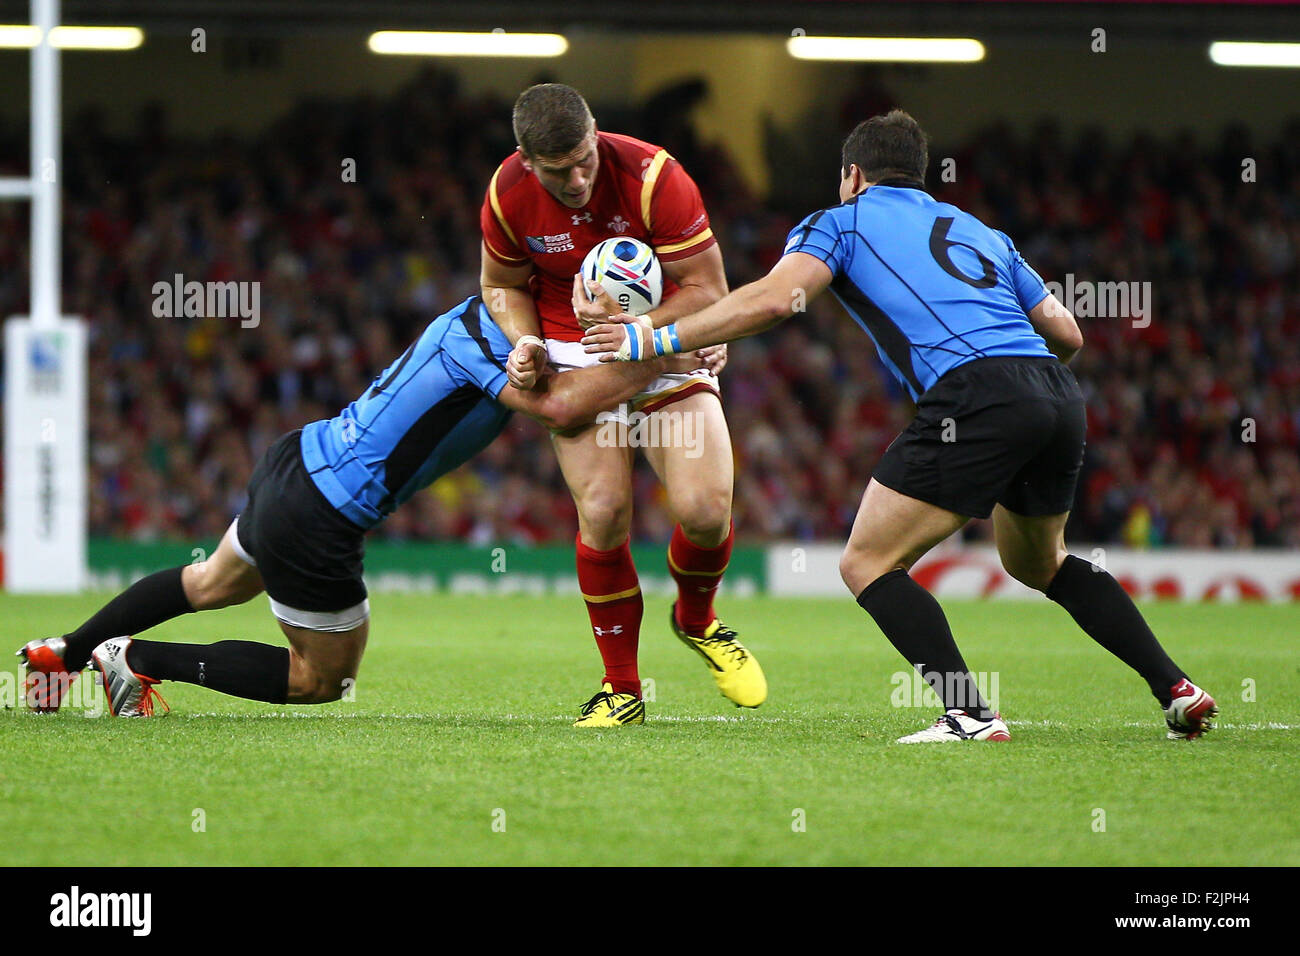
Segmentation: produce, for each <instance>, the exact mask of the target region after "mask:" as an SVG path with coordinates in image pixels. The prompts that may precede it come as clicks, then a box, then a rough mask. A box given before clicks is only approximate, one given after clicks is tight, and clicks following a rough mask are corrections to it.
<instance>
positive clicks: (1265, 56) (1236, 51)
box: [1210, 40, 1300, 67]
mask: <svg viewBox="0 0 1300 956" xmlns="http://www.w3.org/2000/svg"><path fill="white" fill-rule="evenodd" d="M1210 59H1211V60H1213V61H1214V62H1215V63H1217V64H1218V65H1219V66H1284V67H1300V43H1241V42H1237V41H1234V40H1216V41H1215V42H1213V43H1211V44H1210Z"/></svg>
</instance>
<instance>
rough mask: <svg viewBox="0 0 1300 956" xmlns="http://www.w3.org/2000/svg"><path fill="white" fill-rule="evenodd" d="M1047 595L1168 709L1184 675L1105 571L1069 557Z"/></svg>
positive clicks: (1115, 582)
mask: <svg viewBox="0 0 1300 956" xmlns="http://www.w3.org/2000/svg"><path fill="white" fill-rule="evenodd" d="M1046 593H1047V596H1048V597H1049V598H1051V599H1052V600H1053V601H1055V602H1056V603H1057V604H1059V605H1061V607H1063V608H1065V609H1066V610H1067V611H1069V612H1070V616H1071V617H1072V618H1074V621H1075V623H1076V624H1078V625H1079V626H1080V627H1081V628H1083V629H1084V630H1085V631H1086V632H1087V633H1088V636H1089V637H1091V638H1092V639H1093V640H1094V641H1096V642H1097V643H1098V644H1100V645H1101V646H1102V647H1104V648H1106V650H1108V651H1110V652H1111V653H1112V654H1114V655H1115V656H1116V657H1118V658H1119V659H1120V660H1122V661H1123V662H1124V663H1125V664H1127V665H1128V666H1129V667H1131V668H1133V669H1134V670H1135V671H1137V672H1138V673H1139V674H1141V675H1142V677H1143V678H1144V679H1145V680H1146V682H1147V684H1148V685H1150V687H1151V693H1153V694H1155V696H1156V700H1158V701H1160V706H1161V707H1168V706H1169V690H1170V688H1171V687H1173V686H1174V685H1175V684H1177V683H1178V682H1179V681H1180V680H1182V679H1183V678H1185V677H1186V676H1187V675H1186V674H1184V673H1183V672H1182V671H1181V670H1179V668H1178V665H1177V664H1175V663H1174V662H1173V661H1172V660H1170V659H1169V655H1168V654H1166V653H1165V651H1164V648H1162V647H1161V646H1160V642H1159V641H1157V640H1156V636H1155V635H1154V634H1152V633H1151V628H1150V627H1148V626H1147V622H1146V621H1145V620H1144V619H1143V618H1142V612H1141V611H1139V610H1138V609H1137V606H1136V605H1135V604H1134V603H1133V599H1132V598H1130V597H1129V596H1128V593H1127V592H1126V591H1125V590H1124V588H1122V587H1121V586H1120V583H1119V582H1118V581H1116V580H1115V579H1114V578H1113V577H1111V576H1110V573H1109V572H1107V571H1104V570H1102V569H1101V568H1099V567H1097V566H1096V565H1094V564H1090V563H1089V562H1087V561H1085V560H1083V559H1082V558H1077V557H1075V556H1074V555H1070V556H1069V557H1068V558H1066V559H1065V562H1064V563H1063V564H1062V565H1061V569H1060V570H1059V571H1057V572H1056V576H1055V577H1054V578H1052V583H1051V584H1049V585H1048V586H1047V592H1046Z"/></svg>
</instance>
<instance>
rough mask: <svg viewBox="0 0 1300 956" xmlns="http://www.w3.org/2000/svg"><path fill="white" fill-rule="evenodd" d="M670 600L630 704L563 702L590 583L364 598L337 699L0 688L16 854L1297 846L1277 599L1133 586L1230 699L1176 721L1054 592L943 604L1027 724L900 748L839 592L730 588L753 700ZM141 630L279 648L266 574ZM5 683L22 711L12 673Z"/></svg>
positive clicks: (591, 664)
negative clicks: (649, 688)
mask: <svg viewBox="0 0 1300 956" xmlns="http://www.w3.org/2000/svg"><path fill="white" fill-rule="evenodd" d="M98 604H99V599H98V598H96V597H94V596H85V597H79V598H33V597H23V598H19V597H14V596H3V597H0V614H3V618H4V620H5V621H6V622H8V625H9V628H8V633H9V634H10V635H11V638H10V644H12V645H13V646H14V647H15V648H16V647H17V646H18V645H19V644H20V643H21V641H22V640H25V639H27V638H28V637H31V636H38V635H43V634H49V633H52V632H55V631H58V630H64V629H67V628H70V627H72V626H74V625H75V623H76V622H77V621H79V620H80V619H81V618H82V617H83V616H85V615H86V614H88V613H89V612H91V611H93V610H94V609H95V607H97V606H98ZM664 604H665V602H664V601H663V600H655V601H651V602H650V608H649V611H648V614H647V617H648V620H649V624H648V626H647V628H646V633H645V634H644V635H643V637H642V654H641V657H642V676H644V677H652V678H654V679H655V681H656V687H655V690H656V696H657V700H656V701H655V702H654V703H652V704H650V705H649V714H650V722H649V723H647V724H646V725H645V726H644V727H633V728H624V729H621V730H609V731H578V730H574V729H573V728H571V727H570V726H569V724H570V720H571V717H572V715H573V714H574V712H575V710H576V708H577V706H578V705H579V704H580V703H581V702H582V701H583V700H585V699H586V698H587V697H588V696H589V695H590V694H591V693H592V692H593V691H594V690H595V683H596V680H597V679H598V678H599V676H600V672H599V665H598V657H597V654H596V650H595V647H594V645H593V643H592V641H591V639H590V637H589V636H588V634H589V632H588V631H587V629H586V626H585V614H584V612H583V610H582V607H581V604H580V602H578V601H577V600H575V599H572V598H555V597H553V598H525V597H513V598H491V599H488V598H470V597H447V596H414V595H411V596H396V595H386V594H381V595H376V596H374V597H373V598H372V605H373V611H374V626H373V629H372V633H371V638H370V647H369V650H368V652H367V656H366V660H365V663H364V665H363V667H362V672H361V679H360V682H359V684H358V687H357V695H356V700H355V701H354V702H340V703H335V704H329V705H325V706H319V707H298V708H291V707H270V706H266V705H260V704H254V703H249V702H245V701H240V700H235V699H233V698H228V697H224V696H221V695H219V694H215V693H212V692H208V691H204V690H202V689H200V688H197V687H191V686H188V685H179V684H168V685H165V686H164V688H163V690H164V693H165V694H166V696H167V699H168V700H169V702H170V703H171V706H172V709H173V713H172V714H171V715H170V716H168V717H166V718H163V719H155V720H113V719H109V718H105V719H98V720H91V719H86V718H85V717H84V716H83V715H82V714H81V713H79V712H76V711H67V710H65V711H63V712H60V713H58V714H54V715H36V714H31V713H28V712H25V711H22V710H9V711H7V712H3V713H0V826H3V828H4V832H5V833H6V834H8V835H9V839H8V840H7V841H6V844H7V845H6V852H5V858H4V863H6V864H8V865H33V864H38V865H39V864H64V865H77V866H85V865H119V864H139V865H204V864H215V865H233V864H288V865H296V864H352V865H357V864H370V865H376V864H417V865H418V864H507V865H514V864H883V865H935V866H940V865H949V864H952V863H963V864H989V865H1000V864H1003V865H1005V864H1047V865H1054V864H1083V865H1163V864H1171V865H1172V864H1180V865H1183V864H1186V863H1187V862H1188V861H1189V859H1190V860H1192V861H1194V862H1196V863H1199V864H1204V865H1254V864H1289V865H1295V864H1297V863H1300V816H1298V815H1297V814H1296V813H1295V808H1296V806H1297V803H1300V782H1298V781H1300V775H1298V774H1297V773H1296V769H1295V768H1296V758H1297V746H1296V744H1297V734H1298V733H1300V731H1297V729H1296V728H1297V727H1300V654H1297V641H1298V636H1297V627H1296V625H1297V623H1298V615H1297V612H1296V610H1295V609H1294V608H1292V607H1286V606H1236V607H1232V606H1225V607H1220V606H1211V605H1181V606H1175V605H1164V604H1161V605H1152V606H1149V607H1148V608H1147V612H1148V614H1149V619H1150V620H1151V623H1152V625H1153V627H1154V628H1155V629H1156V631H1157V633H1158V634H1161V635H1164V637H1165V643H1166V646H1167V647H1168V648H1169V650H1170V652H1171V654H1172V655H1173V656H1174V658H1175V660H1177V661H1178V662H1179V663H1180V664H1181V666H1183V667H1185V668H1187V669H1188V671H1189V672H1190V673H1191V675H1192V677H1193V678H1194V679H1195V680H1197V681H1198V682H1199V683H1201V684H1203V685H1204V686H1206V687H1207V688H1208V689H1210V690H1211V691H1212V692H1213V693H1214V694H1215V695H1216V697H1217V698H1218V700H1219V702H1220V705H1221V707H1222V710H1223V713H1222V716H1221V718H1220V721H1221V727H1220V729H1219V730H1216V731H1215V732H1214V733H1213V734H1211V735H1209V737H1207V738H1206V739H1204V740H1201V741H1197V742H1195V743H1191V744H1186V743H1182V744H1180V743H1173V742H1167V741H1166V740H1165V739H1164V728H1163V725H1162V718H1161V714H1160V712H1159V710H1158V708H1157V706H1156V705H1155V703H1154V702H1153V701H1152V699H1151V698H1150V696H1149V695H1148V693H1147V690H1146V686H1145V684H1144V683H1142V682H1141V681H1140V680H1139V679H1138V678H1137V677H1136V676H1135V675H1133V674H1132V673H1131V672H1129V671H1128V670H1127V669H1126V668H1125V667H1124V666H1123V665H1122V664H1120V663H1119V662H1118V661H1116V660H1114V659H1113V658H1111V657H1110V656H1109V655H1108V654H1106V653H1105V652H1104V651H1102V650H1101V649H1100V648H1098V647H1097V646H1096V645H1094V644H1093V643H1092V642H1091V641H1089V640H1088V639H1087V638H1086V637H1085V636H1084V635H1083V634H1082V633H1081V632H1079V631H1077V629H1075V628H1074V626H1073V624H1072V622H1070V620H1069V619H1068V617H1066V615H1065V614H1064V612H1062V611H1061V610H1060V609H1059V608H1057V607H1055V606H1054V605H1051V604H1049V603H1047V602H1041V603H1025V604H1017V603H1011V604H1002V603H975V602H968V603H961V602H948V605H947V606H948V610H949V614H950V617H951V620H952V623H953V628H954V630H955V632H956V634H957V635H958V639H959V641H960V642H961V644H962V647H963V650H964V651H965V653H966V657H967V660H968V662H969V663H970V666H971V667H972V668H973V669H974V670H977V671H996V672H997V673H998V678H999V687H1000V693H1001V700H1000V703H1001V707H1002V710H1003V712H1004V714H1005V715H1006V717H1007V719H1008V720H1009V721H1011V730H1012V734H1013V740H1012V742H1011V743H1010V744H1006V745H994V744H982V745H953V746H943V747H900V746H897V745H894V744H892V743H891V742H892V741H893V740H894V738H895V737H897V736H898V735H900V734H903V733H907V732H910V731H912V730H916V729H919V728H920V727H921V726H923V725H924V724H925V723H927V722H928V721H929V720H930V719H932V718H933V716H934V711H933V710H932V709H928V708H923V709H915V708H898V707H893V706H891V704H890V696H891V693H892V692H893V690H894V685H892V684H891V683H890V677H891V675H893V674H895V673H896V672H899V671H901V670H903V666H902V662H901V660H900V659H899V658H898V657H897V656H896V655H895V653H894V651H893V649H892V648H890V647H889V645H888V644H887V642H886V641H885V640H884V638H883V637H882V636H881V635H880V634H879V633H878V632H877V630H876V629H875V627H874V625H873V624H872V623H871V621H870V620H869V619H868V618H867V617H866V616H865V615H864V614H863V613H862V612H861V611H860V610H859V609H858V608H857V607H856V606H855V605H854V604H853V602H852V601H850V600H848V599H847V598H846V599H845V600H842V601H812V600H807V601H805V600H778V599H770V598H757V599H750V600H743V601H742V600H736V599H733V600H729V601H727V602H726V603H725V606H724V608H723V610H724V611H725V612H726V615H727V618H728V621H729V622H730V623H732V624H734V625H735V626H736V627H738V628H739V629H740V631H741V634H742V637H743V638H744V639H745V640H746V642H747V643H748V644H749V646H750V648H751V649H752V650H754V651H755V653H756V654H757V655H759V657H760V658H761V660H762V662H763V665H764V668H765V670H766V672H767V675H768V678H769V681H770V683H771V697H770V699H769V701H768V702H767V704H765V705H764V706H763V707H762V708H760V709H758V710H757V711H745V712H741V711H738V710H737V709H735V708H734V707H732V706H731V705H730V704H728V703H727V702H726V701H725V700H724V699H723V698H722V697H721V696H719V695H718V694H717V692H716V691H715V690H714V688H713V684H712V682H711V681H710V679H709V676H708V673H707V672H706V670H705V669H704V667H703V666H702V665H701V664H700V662H699V661H698V659H697V658H696V657H695V656H694V655H693V654H691V653H690V652H689V651H688V650H686V649H685V648H683V647H682V646H681V645H680V644H678V642H677V641H675V640H674V639H673V638H672V637H671V636H670V635H669V634H668V633H667V631H666V628H665V627H664V626H662V625H661V623H660V619H661V617H662V616H665V608H664V607H661V606H660V605H664ZM156 634H157V635H158V636H161V637H165V638H168V639H173V640H193V641H201V642H206V641H213V640H219V639H225V638H244V639H254V640H277V641H278V630H277V629H276V628H275V626H274V624H273V622H272V620H271V618H270V615H269V612H268V610H267V608H266V604H265V601H264V600H263V599H258V600H256V601H254V602H253V603H251V604H249V605H246V606H244V607H242V608H231V609H228V610H225V611H218V612H211V613H207V614H203V615H194V616H190V617H187V618H185V619H182V620H179V621H175V622H172V623H171V624H168V625H166V626H165V627H163V628H160V629H159V630H158V631H157V632H156ZM6 666H7V667H8V668H9V669H10V671H11V672H12V671H13V670H14V665H12V664H11V665H6ZM0 676H3V675H0ZM1246 678H1251V679H1253V680H1254V682H1255V686H1256V689H1255V694H1256V700H1255V701H1254V702H1244V701H1243V700H1242V697H1243V680H1245V679H1246ZM0 690H4V691H5V692H6V693H8V694H9V699H8V700H7V701H6V703H9V704H10V705H12V690H13V678H12V677H5V678H4V684H2V685H0ZM196 809H201V810H202V811H203V814H204V815H205V818H206V829H205V830H204V831H203V832H195V830H194V828H193V825H192V824H193V821H194V820H195V816H194V811H195V810H196ZM1096 809H1101V810H1104V811H1105V815H1106V816H1105V823H1106V829H1105V832H1094V829H1093V824H1094V819H1095V814H1094V811H1095V810H1096ZM497 810H502V811H504V815H505V831H504V832H495V831H494V830H493V826H492V824H493V814H494V811H497ZM796 810H802V811H803V814H804V817H805V820H806V830H805V831H804V832H795V830H794V828H793V827H792V823H794V822H795V819H796V818H795V811H796ZM20 835H21V836H20Z"/></svg>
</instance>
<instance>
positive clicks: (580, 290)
mask: <svg viewBox="0 0 1300 956" xmlns="http://www.w3.org/2000/svg"><path fill="white" fill-rule="evenodd" d="M583 283H586V285H585V286H584V285H583ZM588 289H589V290H590V291H591V295H588V294H587V292H586V291H585V290H588ZM592 296H595V298H592ZM622 311H623V310H622V309H620V308H619V306H618V303H617V302H615V301H614V297H613V296H611V295H610V294H609V293H608V292H606V291H605V287H604V286H602V285H601V284H600V283H598V282H588V281H587V280H586V279H584V278H583V277H582V276H581V275H575V276H574V277H573V314H574V316H575V317H577V319H578V325H580V326H581V327H582V328H584V329H589V328H591V327H592V326H593V325H600V324H601V323H602V322H608V321H609V320H610V319H611V318H613V317H615V316H617V315H618V314H619V313H620V312H622Z"/></svg>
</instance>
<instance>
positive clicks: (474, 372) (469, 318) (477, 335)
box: [442, 298, 510, 398]
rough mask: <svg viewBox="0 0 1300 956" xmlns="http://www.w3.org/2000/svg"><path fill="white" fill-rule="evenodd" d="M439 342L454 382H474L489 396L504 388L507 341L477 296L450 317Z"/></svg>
mask: <svg viewBox="0 0 1300 956" xmlns="http://www.w3.org/2000/svg"><path fill="white" fill-rule="evenodd" d="M442 345H443V349H444V352H443V356H444V359H445V361H446V365H447V368H448V371H450V373H451V375H452V378H453V379H455V380H456V382H457V384H461V385H474V386H476V387H478V388H480V389H482V390H483V391H484V392H485V393H486V394H488V395H489V396H491V397H492V398H496V397H497V396H498V395H499V394H500V393H501V390H502V389H503V388H505V387H506V359H507V358H509V356H510V340H509V339H507V338H506V335H505V333H504V332H502V331H501V329H500V327H499V326H498V325H497V324H496V323H495V322H493V321H492V317H491V316H490V315H489V314H488V311H487V309H486V308H485V307H484V306H483V304H482V302H481V301H479V300H478V299H477V298H475V299H474V300H473V301H472V302H471V303H470V304H469V306H468V307H467V308H465V309H463V310H461V312H460V314H459V315H456V316H454V317H453V318H452V319H451V322H450V324H449V325H448V327H447V333H446V336H445V337H444V338H443V340H442Z"/></svg>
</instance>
